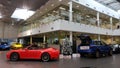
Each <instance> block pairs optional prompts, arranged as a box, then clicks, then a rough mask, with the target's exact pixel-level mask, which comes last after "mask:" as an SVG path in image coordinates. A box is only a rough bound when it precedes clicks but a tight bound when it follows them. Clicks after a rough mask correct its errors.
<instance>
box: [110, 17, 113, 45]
mask: <svg viewBox="0 0 120 68" xmlns="http://www.w3.org/2000/svg"><path fill="white" fill-rule="evenodd" d="M110 25H111V27H110V29H111V31H112V34H113V21H112V17H110ZM111 44H113V36H111Z"/></svg>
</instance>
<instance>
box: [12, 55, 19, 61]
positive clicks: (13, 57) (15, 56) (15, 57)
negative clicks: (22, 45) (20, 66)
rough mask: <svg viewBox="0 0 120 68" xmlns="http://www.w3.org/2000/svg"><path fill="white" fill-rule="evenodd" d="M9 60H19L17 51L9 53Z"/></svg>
mask: <svg viewBox="0 0 120 68" xmlns="http://www.w3.org/2000/svg"><path fill="white" fill-rule="evenodd" d="M10 60H11V61H17V60H19V55H18V53H12V54H11V55H10Z"/></svg>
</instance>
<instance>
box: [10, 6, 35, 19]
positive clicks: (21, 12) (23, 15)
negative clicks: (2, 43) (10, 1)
mask: <svg viewBox="0 0 120 68" xmlns="http://www.w3.org/2000/svg"><path fill="white" fill-rule="evenodd" d="M34 13H35V12H34V11H30V10H27V9H20V8H16V10H15V11H14V13H13V14H12V16H11V17H12V18H18V19H24V20H26V19H28V18H29V17H30V16H32V15H33V14H34Z"/></svg>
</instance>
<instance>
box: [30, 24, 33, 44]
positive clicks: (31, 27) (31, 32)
mask: <svg viewBox="0 0 120 68" xmlns="http://www.w3.org/2000/svg"><path fill="white" fill-rule="evenodd" d="M30 29H31V33H30V34H31V35H30V44H32V43H33V41H32V23H31V26H30Z"/></svg>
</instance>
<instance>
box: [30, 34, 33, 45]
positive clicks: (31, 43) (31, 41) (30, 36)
mask: <svg viewBox="0 0 120 68" xmlns="http://www.w3.org/2000/svg"><path fill="white" fill-rule="evenodd" d="M32 43H33V42H32V35H31V36H30V44H32Z"/></svg>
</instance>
